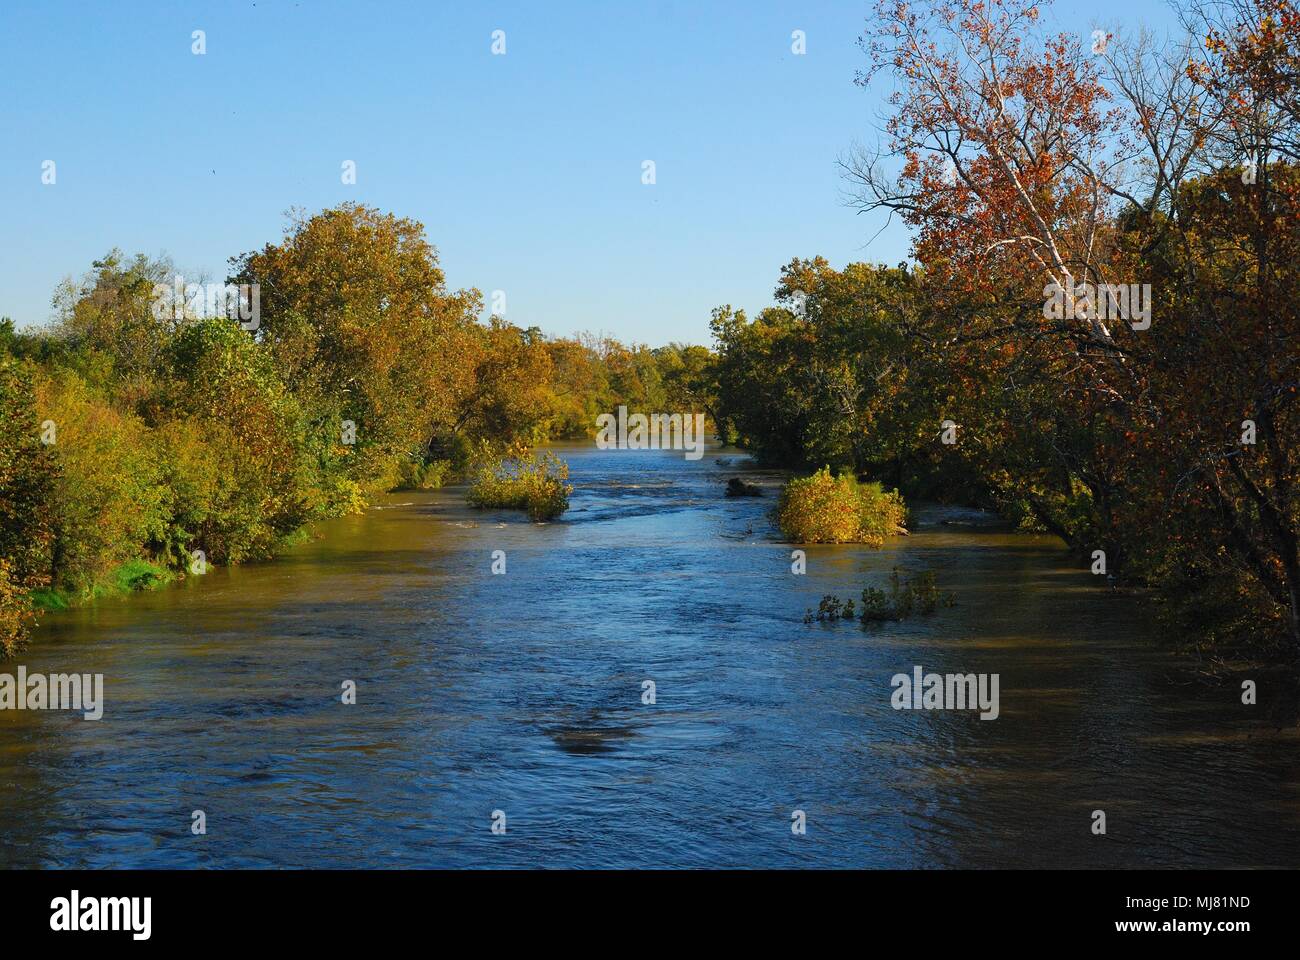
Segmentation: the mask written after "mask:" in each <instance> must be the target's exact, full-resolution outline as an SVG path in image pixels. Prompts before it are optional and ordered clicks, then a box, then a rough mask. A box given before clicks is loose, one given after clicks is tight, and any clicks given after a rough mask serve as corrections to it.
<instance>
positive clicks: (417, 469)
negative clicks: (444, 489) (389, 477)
mask: <svg viewBox="0 0 1300 960" xmlns="http://www.w3.org/2000/svg"><path fill="white" fill-rule="evenodd" d="M450 475H451V461H450V460H434V461H432V462H430V463H426V462H424V461H423V460H403V461H402V462H401V465H400V470H399V473H398V480H397V489H398V490H437V489H438V488H439V487H441V486H442V485H443V484H444V483H446V482H447V478H448V477H449V476H450Z"/></svg>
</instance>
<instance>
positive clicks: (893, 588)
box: [803, 567, 953, 624]
mask: <svg viewBox="0 0 1300 960" xmlns="http://www.w3.org/2000/svg"><path fill="white" fill-rule="evenodd" d="M861 602H862V609H861V613H860V614H859V619H860V620H861V621H862V622H863V623H864V624H865V623H880V622H883V621H886V620H905V619H907V618H908V617H910V616H912V615H913V614H920V615H922V616H929V615H930V614H932V613H934V612H935V611H936V610H937V609H939V606H940V605H941V604H942V605H943V606H949V607H950V606H952V605H953V597H952V594H946V595H944V594H941V593H940V592H939V588H938V586H937V584H936V582H935V576H934V573H933V571H929V570H926V571H923V572H921V573H918V574H916V575H915V576H912V577H909V578H907V579H906V580H902V579H900V577H899V575H898V568H897V567H895V568H894V570H893V572H892V573H891V574H890V575H889V590H888V592H886V591H884V590H878V589H876V588H875V587H864V588H863V590H862V596H861ZM853 616H854V605H853V600H852V599H849V600H843V601H841V600H839V599H837V598H836V597H834V596H833V595H831V594H827V595H826V596H824V597H822V599H821V603H820V604H818V606H817V613H816V615H814V614H813V612H812V611H811V610H809V611H807V613H805V614H804V618H803V620H804V623H813V622H827V621H835V620H852V619H853Z"/></svg>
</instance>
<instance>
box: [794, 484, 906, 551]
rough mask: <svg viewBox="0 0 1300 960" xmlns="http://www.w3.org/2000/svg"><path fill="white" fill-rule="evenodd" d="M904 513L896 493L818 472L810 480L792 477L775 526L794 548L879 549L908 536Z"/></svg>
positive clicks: (900, 498)
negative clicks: (834, 545) (832, 545)
mask: <svg viewBox="0 0 1300 960" xmlns="http://www.w3.org/2000/svg"><path fill="white" fill-rule="evenodd" d="M906 512H907V510H906V507H905V506H904V505H903V498H902V497H901V496H900V495H899V493H898V491H897V490H891V491H885V490H883V489H882V488H881V486H880V484H878V483H859V482H858V481H857V480H856V479H855V478H854V477H852V476H851V475H848V474H842V475H840V476H839V477H832V476H831V472H830V468H829V467H822V469H820V470H818V471H817V472H816V473H814V474H813V475H812V476H811V477H796V478H795V479H793V480H791V481H789V482H788V483H787V484H786V485H785V487H783V488H782V490H781V497H780V500H779V501H778V502H777V506H776V521H777V524H778V525H779V526H780V528H781V532H782V534H784V535H785V536H786V537H787V538H788V539H790V540H792V541H794V542H795V543H865V544H869V545H871V546H873V547H879V546H881V545H882V544H883V543H884V542H885V538H886V537H889V536H893V535H894V534H897V533H906V532H907V531H906V530H904V529H903V521H904V519H905V518H906Z"/></svg>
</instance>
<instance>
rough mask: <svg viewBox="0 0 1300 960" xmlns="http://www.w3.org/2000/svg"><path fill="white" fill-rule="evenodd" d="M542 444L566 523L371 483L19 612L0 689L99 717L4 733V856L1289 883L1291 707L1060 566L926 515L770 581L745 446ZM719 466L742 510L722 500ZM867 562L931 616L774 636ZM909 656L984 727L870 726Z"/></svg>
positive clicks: (1063, 559)
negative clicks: (904, 575) (1180, 654)
mask: <svg viewBox="0 0 1300 960" xmlns="http://www.w3.org/2000/svg"><path fill="white" fill-rule="evenodd" d="M560 452H561V453H563V454H564V455H565V456H566V458H567V459H569V461H570V463H571V465H572V471H573V473H572V479H573V482H574V483H575V485H576V487H577V489H576V492H575V494H574V496H573V500H572V503H573V506H572V509H571V510H570V511H569V513H567V514H566V515H565V517H564V519H563V520H562V521H561V522H557V523H552V524H547V525H534V524H530V523H528V522H526V521H525V520H523V519H522V518H521V517H519V516H517V515H511V514H505V513H503V514H500V515H497V514H493V513H476V512H474V511H472V510H469V509H467V508H465V507H464V506H463V491H461V490H458V489H448V490H443V491H437V492H434V493H420V494H410V493H402V494H393V495H391V496H388V497H386V498H383V499H382V501H381V502H380V503H379V504H378V505H377V506H376V507H375V508H374V509H372V510H370V511H369V512H367V513H366V514H365V515H364V516H359V517H353V518H347V519H343V520H338V521H333V522H330V523H326V524H322V525H320V526H319V527H318V528H317V533H318V534H319V536H318V538H317V539H316V540H314V541H313V542H311V543H309V544H307V545H305V546H302V547H299V548H297V549H296V550H294V551H292V552H291V553H290V554H288V555H287V556H285V557H283V558H281V559H279V560H277V561H276V562H274V563H270V564H264V565H255V566H247V567H243V568H238V569H233V570H224V569H223V570H216V571H214V572H212V573H210V574H209V575H208V576H206V577H203V578H192V579H191V580H190V581H188V582H186V583H185V584H182V585H180V586H177V587H175V588H170V589H166V590H162V591H159V592H156V593H152V594H147V595H139V596H135V597H131V598H128V599H125V600H118V601H110V602H104V603H101V604H99V605H98V606H96V607H94V608H91V609H84V610H79V611H73V612H69V613H65V614H60V615H56V616H50V617H47V618H46V621H45V623H44V625H43V626H42V627H41V629H40V633H39V635H38V638H37V642H36V643H35V644H34V645H33V646H32V648H31V649H30V650H29V651H28V652H27V653H26V654H24V655H23V656H22V657H20V658H19V659H18V660H16V661H12V662H10V663H6V664H4V665H2V666H0V671H5V672H10V673H13V672H15V669H16V666H17V665H18V664H19V663H22V664H25V665H26V667H27V669H28V670H29V671H31V672H43V673H57V672H65V671H78V672H90V673H103V674H104V675H105V684H106V701H107V702H106V707H105V713H104V718H103V719H102V720H101V721H99V722H87V721H84V720H82V719H80V717H79V715H71V714H67V713H52V712H49V713H32V712H23V713H16V712H10V711H5V712H0V865H3V866H61V867H101V866H112V867H237V866H255V867H261V866H265V867H272V866H296V867H420V866H486V867H518V866H550V867H565V866H593V867H621V866H637V867H654V866H692V867H702V866H723V867H735V866H836V867H850V866H870V867H944V866H967V867H996V866H1007V867H1010V866H1074V867H1108V866H1175V865H1185V866H1191V865H1197V866H1208V865H1231V866H1295V865H1296V864H1297V863H1300V831H1297V826H1298V825H1300V814H1298V810H1300V790H1297V785H1298V784H1300V760H1298V759H1297V751H1296V744H1297V740H1296V736H1295V720H1294V713H1293V712H1288V710H1287V709H1286V708H1285V707H1281V706H1279V705H1278V703H1277V702H1276V701H1277V698H1276V696H1274V697H1273V698H1272V700H1270V691H1269V689H1268V687H1267V684H1262V689H1261V695H1260V699H1261V703H1260V705H1259V706H1255V707H1247V706H1243V705H1242V704H1241V702H1240V691H1239V689H1238V688H1237V687H1235V686H1232V685H1217V686H1216V685H1213V684H1204V683H1197V682H1195V678H1196V673H1195V671H1194V670H1192V669H1191V668H1190V667H1189V665H1188V663H1187V661H1186V660H1179V659H1177V658H1174V657H1172V656H1171V655H1170V654H1169V652H1168V649H1167V647H1168V644H1167V643H1162V642H1161V641H1160V640H1159V638H1158V637H1157V636H1156V631H1155V630H1154V628H1153V627H1151V626H1150V625H1149V624H1146V623H1144V621H1143V619H1142V618H1141V616H1140V615H1139V609H1140V605H1139V603H1138V602H1137V601H1136V600H1134V599H1132V598H1129V597H1125V596H1122V595H1117V594H1111V593H1108V592H1106V591H1105V590H1104V589H1099V587H1098V584H1097V580H1096V578H1094V577H1092V576H1091V575H1090V574H1089V573H1088V571H1087V570H1086V569H1082V570H1081V569H1080V568H1079V565H1078V564H1077V563H1076V562H1072V561H1071V560H1070V558H1069V557H1067V556H1066V554H1065V553H1064V551H1063V550H1062V549H1061V548H1060V546H1059V545H1058V544H1057V542H1056V541H1053V540H1051V539H1049V538H1045V537H1032V536H1023V535H1015V534H1012V533H1010V532H1007V531H1005V530H1003V529H1001V528H999V527H997V526H996V525H989V523H988V522H987V518H986V517H983V516H980V515H975V514H972V513H971V512H969V511H960V510H953V509H939V508H930V509H922V510H920V511H919V515H918V517H917V518H916V522H915V523H914V530H913V535H912V536H911V537H908V538H898V539H896V540H895V541H893V542H891V543H889V544H888V545H887V546H886V547H885V549H884V550H882V551H874V550H870V549H866V548H861V547H810V548H808V551H807V552H808V573H807V575H805V576H796V575H794V574H792V573H791V558H790V550H791V548H790V546H789V545H782V544H781V543H780V542H779V541H778V539H777V538H776V535H775V533H774V532H773V531H772V529H771V526H770V524H769V522H768V521H767V518H766V511H767V510H768V509H769V508H770V507H771V505H772V502H773V496H774V494H775V485H776V483H777V482H778V478H777V477H776V476H775V475H771V474H764V473H762V472H759V471H756V470H753V469H752V468H751V467H749V466H748V465H747V463H746V462H745V458H744V456H743V455H742V454H739V453H737V452H736V451H718V450H710V451H709V453H708V454H707V455H706V456H705V457H704V459H702V460H699V461H696V462H690V461H687V460H685V459H684V458H683V457H682V455H681V454H680V453H668V452H649V451H647V452H628V451H606V452H597V451H595V450H592V449H590V448H588V447H582V448H578V447H574V448H561V451H560ZM719 458H722V459H723V461H724V462H722V463H719V462H718V459H719ZM738 474H743V475H745V476H747V477H749V478H750V479H753V480H756V481H757V482H759V483H760V484H762V485H763V486H764V488H765V492H766V496H765V497H764V498H762V499H758V500H744V499H742V500H729V499H726V498H725V497H724V496H723V484H724V481H725V479H726V478H727V477H729V476H734V475H738ZM494 550H503V551H505V555H506V573H505V575H493V574H492V573H491V563H492V551H494ZM894 566H898V567H899V568H901V569H902V570H903V571H913V570H922V569H932V570H934V571H935V572H936V574H937V577H938V581H939V584H940V586H941V587H942V588H944V589H946V590H949V591H951V592H952V593H953V594H954V595H955V599H956V604H955V605H954V606H952V607H951V608H945V609H941V610H940V611H939V612H938V613H937V614H935V615H934V616H932V617H924V618H915V619H911V620H908V621H905V622H902V623H892V624H885V625H880V626H874V627H870V628H867V629H863V628H862V627H861V626H860V625H858V624H856V623H843V622H841V623H837V624H812V625H805V624H804V623H803V622H802V620H803V613H804V610H805V609H806V608H808V607H815V606H816V605H817V600H818V599H819V598H820V597H821V595H822V594H824V593H829V592H835V593H838V594H839V595H840V596H842V597H847V596H857V594H858V593H859V592H860V591H861V589H862V587H863V586H865V585H868V584H871V585H875V586H884V585H885V583H886V579H887V577H888V574H889V571H890V570H891V568H893V567H894ZM916 665H920V666H922V667H924V668H925V669H926V671H931V670H934V671H938V672H962V673H967V672H975V673H997V674H999V675H1000V694H1001V696H1000V700H1001V703H1000V707H1001V716H1000V717H999V718H998V719H997V720H990V721H981V720H980V719H978V717H977V716H976V715H975V714H974V713H971V712H938V711H931V712H926V711H904V710H894V709H892V708H891V706H890V694H891V692H892V689H891V687H890V678H891V677H892V676H893V675H894V674H895V673H910V672H911V670H912V667H913V666H916ZM345 680H353V681H355V682H356V684H357V691H358V693H357V698H358V702H357V703H356V705H354V706H352V705H345V704H343V703H342V702H341V684H342V683H343V681H345ZM646 680H652V681H653V682H654V684H655V694H656V700H657V702H656V703H654V704H653V705H647V704H643V703H642V696H643V682H644V681H646ZM1270 703H1272V706H1270ZM1279 727H1280V728H1281V729H1280V730H1279ZM195 810H202V811H204V812H205V814H206V817H207V831H208V832H207V834H206V835H204V836H195V835H194V834H192V833H191V830H190V827H191V814H192V812H193V811H195ZM498 810H499V811H502V812H504V814H505V817H506V821H505V822H506V833H505V834H504V835H494V834H493V833H492V831H491V829H490V828H491V825H492V816H493V811H498ZM795 810H803V811H805V814H806V817H807V833H806V835H803V836H798V835H795V834H794V833H792V832H791V829H790V827H791V816H792V812H793V811H795ZM1094 810H1104V811H1105V812H1106V818H1107V833H1106V835H1105V836H1094V835H1093V834H1092V832H1091V829H1090V828H1091V825H1092V822H1093V821H1092V816H1091V814H1092V811H1094Z"/></svg>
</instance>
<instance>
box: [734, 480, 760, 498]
mask: <svg viewBox="0 0 1300 960" xmlns="http://www.w3.org/2000/svg"><path fill="white" fill-rule="evenodd" d="M762 495H763V491H762V490H760V489H759V488H758V487H756V486H754V485H753V484H752V483H746V482H745V481H744V480H741V479H740V477H732V478H731V479H730V480H728V481H727V496H729V497H761V496H762Z"/></svg>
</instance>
